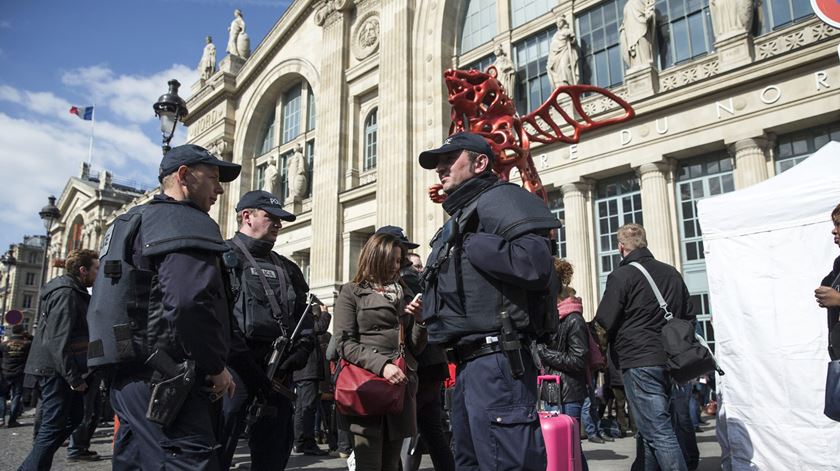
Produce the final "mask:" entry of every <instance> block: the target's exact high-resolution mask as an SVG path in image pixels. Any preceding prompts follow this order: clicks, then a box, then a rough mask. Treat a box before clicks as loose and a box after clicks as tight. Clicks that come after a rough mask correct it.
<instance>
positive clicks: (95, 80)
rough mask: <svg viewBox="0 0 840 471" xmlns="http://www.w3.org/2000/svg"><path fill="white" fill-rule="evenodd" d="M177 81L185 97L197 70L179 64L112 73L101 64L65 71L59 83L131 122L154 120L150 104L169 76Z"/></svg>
mask: <svg viewBox="0 0 840 471" xmlns="http://www.w3.org/2000/svg"><path fill="white" fill-rule="evenodd" d="M173 78H174V79H176V80H178V81H179V82H181V88H180V90H179V91H178V95H180V96H181V97H182V98H184V99H185V100H186V99H188V98H189V96H190V86H191V85H192V84H193V83H194V82H195V81H196V80H198V72H197V71H196V70H195V69H194V68H192V67H187V66H185V65H182V64H174V65H172V66H171V67H169V69H167V70H163V71H161V72H157V73H155V74H152V75H148V76H141V75H119V76H117V75H115V74H114V72H113V71H112V70H111V69H109V68H108V67H107V66H105V65H95V66H92V67H82V68H78V69H74V70H71V71H68V72H66V73H65V74H64V75H63V76H62V79H61V80H62V82H63V83H64V84H65V85H67V86H70V87H74V88H78V89H80V90H81V92H82V93H83V94H86V95H88V96H90V97H91V100H92V101H96V104H97V106H107V107H108V108H109V109H110V110H111V111H112V112H114V113H116V114H117V115H119V116H120V117H121V118H124V119H126V120H128V121H130V122H133V123H145V122H148V121H149V120H152V119H155V118H154V112H153V111H152V103H154V102H155V101H157V98H158V97H159V96H160V95H163V94H164V93H166V91H167V82H168V81H169V80H170V79H173Z"/></svg>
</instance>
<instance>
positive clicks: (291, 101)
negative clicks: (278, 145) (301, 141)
mask: <svg viewBox="0 0 840 471" xmlns="http://www.w3.org/2000/svg"><path fill="white" fill-rule="evenodd" d="M302 86H303V84H301V83H298V84H297V85H295V86H293V87H292V88H290V89H289V90H288V91H287V92H286V93H284V94H283V142H282V144H286V143H288V142H291V141H292V140H293V139H294V138H296V137H298V135H300V129H301V125H300V102H301V90H302Z"/></svg>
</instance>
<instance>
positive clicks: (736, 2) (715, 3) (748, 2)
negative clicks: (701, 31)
mask: <svg viewBox="0 0 840 471" xmlns="http://www.w3.org/2000/svg"><path fill="white" fill-rule="evenodd" d="M709 8H710V10H711V14H712V27H713V28H714V29H715V37H716V39H717V40H720V39H722V38H724V37H725V36H732V35H736V34H740V33H748V32H749V31H750V29H752V19H753V8H754V7H753V0H710V1H709Z"/></svg>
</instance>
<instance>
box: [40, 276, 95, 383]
mask: <svg viewBox="0 0 840 471" xmlns="http://www.w3.org/2000/svg"><path fill="white" fill-rule="evenodd" d="M89 302H90V295H89V294H88V292H87V290H86V289H85V288H84V287H83V286H82V284H81V282H79V280H77V279H76V278H73V277H72V276H70V275H62V276H59V277H58V278H53V280H52V281H50V282H49V283H47V285H46V286H44V289H43V294H42V295H41V305H40V308H39V310H40V312H41V313H42V314H41V315H39V316H38V328H37V330H36V331H35V339H34V340H33V342H32V350H31V352H30V354H29V359H28V360H27V361H26V368H25V371H26V373H27V374H31V375H35V376H52V375H53V374H58V375H60V376H61V377H62V378H64V380H65V381H67V383H68V384H70V386H79V385H81V384H82V383H84V381H85V380H84V377H83V375H85V374H86V373H87V347H88V327H87V319H86V317H85V316H86V314H87V308H88V303H89Z"/></svg>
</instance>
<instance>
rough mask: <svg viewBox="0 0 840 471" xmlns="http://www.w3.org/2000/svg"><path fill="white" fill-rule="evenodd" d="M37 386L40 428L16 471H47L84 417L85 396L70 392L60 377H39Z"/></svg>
mask: <svg viewBox="0 0 840 471" xmlns="http://www.w3.org/2000/svg"><path fill="white" fill-rule="evenodd" d="M38 384H39V386H40V387H41V404H40V406H39V407H40V408H41V409H40V410H41V417H42V418H41V426H40V427H39V428H38V435H37V436H36V437H35V443H33V445H32V451H30V452H29V456H27V457H26V460H25V461H24V462H23V464H22V465H20V468H19V469H18V471H42V470H48V469H50V467H52V461H53V456H54V455H55V452H56V451H57V450H58V448H59V447H60V446H61V443H62V442H64V440H66V439H67V437H69V436H70V434H71V433H72V432H73V430H74V429H75V428H76V427H77V426H78V425H79V423H81V421H82V415H83V413H84V400H83V399H84V395H83V394H82V393H78V392H75V391H73V390H72V389H70V385H69V384H67V381H65V380H64V378H62V377H61V376H59V375H53V376H44V377H41V378H40V379H39V380H38Z"/></svg>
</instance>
